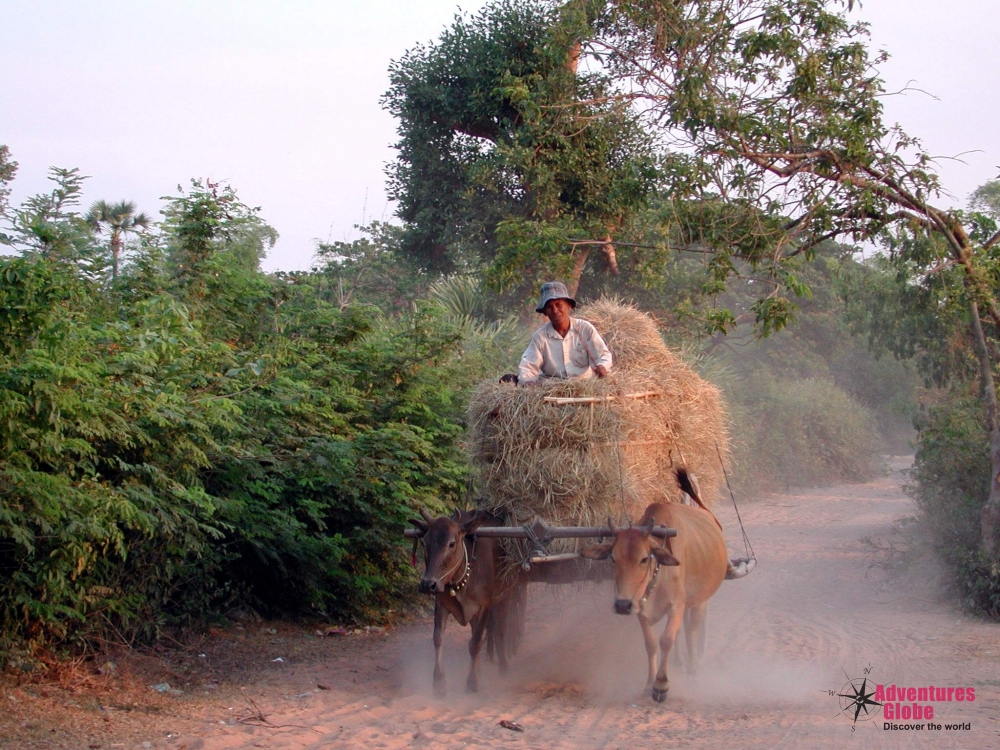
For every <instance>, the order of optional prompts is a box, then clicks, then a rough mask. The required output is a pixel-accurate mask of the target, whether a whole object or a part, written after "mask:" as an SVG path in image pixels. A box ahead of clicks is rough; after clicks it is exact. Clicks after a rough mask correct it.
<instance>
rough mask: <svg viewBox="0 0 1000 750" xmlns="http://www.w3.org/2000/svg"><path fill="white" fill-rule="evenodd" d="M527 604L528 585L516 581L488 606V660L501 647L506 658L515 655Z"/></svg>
mask: <svg viewBox="0 0 1000 750" xmlns="http://www.w3.org/2000/svg"><path fill="white" fill-rule="evenodd" d="M527 604H528V586H527V584H526V583H524V582H523V581H518V582H517V583H515V584H514V585H513V586H511V588H510V589H509V590H508V591H507V593H506V595H505V596H504V597H503V598H502V599H501V600H500V601H499V602H497V604H496V605H494V606H493V607H492V608H490V614H489V619H488V620H487V622H486V654H487V657H488V658H489V659H490V661H494V660H495V659H496V654H497V649H498V648H502V649H503V653H504V655H505V656H506V657H507V659H508V660H511V659H513V658H514V657H515V656H517V652H518V649H520V647H521V638H522V637H523V636H524V620H525V612H526V610H527Z"/></svg>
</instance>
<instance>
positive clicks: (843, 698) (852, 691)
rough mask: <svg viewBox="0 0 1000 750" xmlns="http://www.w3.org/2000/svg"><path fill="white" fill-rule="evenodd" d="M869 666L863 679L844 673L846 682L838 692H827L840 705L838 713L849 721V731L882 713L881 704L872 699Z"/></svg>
mask: <svg viewBox="0 0 1000 750" xmlns="http://www.w3.org/2000/svg"><path fill="white" fill-rule="evenodd" d="M871 671H872V668H871V665H869V666H867V667H865V669H864V676H863V677H854V678H852V677H851V676H850V675H848V674H847V673H846V672H844V676H845V677H847V682H845V683H844V686H843V687H842V688H840V690H838V691H835V690H829V691H827V692H828V694H829V695H835V696H836V697H837V700H838V701H839V703H840V712H841V713H842V714H843V715H844V716H846V717H847V718H848V719H850V720H851V731H852V732H853V731H854V730H855V728H856V727H857V724H858V722H859V721H870V720H873V719H876V718H878V716H879V715H880V714H881V713H882V704H881V703H880V702H879V701H877V700H875V699H874V696H875V680H874V679H872V678H871V677H870V676H869V675H870V673H871Z"/></svg>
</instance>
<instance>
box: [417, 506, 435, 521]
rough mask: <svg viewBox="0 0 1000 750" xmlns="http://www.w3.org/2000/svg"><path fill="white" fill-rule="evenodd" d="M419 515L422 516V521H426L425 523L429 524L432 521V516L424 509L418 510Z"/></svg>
mask: <svg viewBox="0 0 1000 750" xmlns="http://www.w3.org/2000/svg"><path fill="white" fill-rule="evenodd" d="M420 515H421V516H423V518H424V520H425V521H427V523H431V522H433V521H434V516H432V515H431V514H430V513H428V512H427V509H426V508H421V509H420Z"/></svg>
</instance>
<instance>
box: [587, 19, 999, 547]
mask: <svg viewBox="0 0 1000 750" xmlns="http://www.w3.org/2000/svg"><path fill="white" fill-rule="evenodd" d="M571 4H572V5H579V6H588V7H591V8H592V9H593V10H594V12H595V13H597V14H598V15H599V17H598V20H597V22H596V23H595V25H594V33H593V35H592V36H591V37H590V38H589V39H588V40H587V44H586V46H585V51H586V52H589V53H591V54H592V55H593V59H594V60H595V61H598V62H600V63H601V64H602V65H603V67H604V69H605V70H606V71H607V72H608V73H609V74H610V75H612V76H613V77H614V78H615V80H616V81H617V82H618V86H617V89H616V90H617V91H618V92H619V97H620V99H621V100H622V101H628V102H630V103H632V104H633V105H635V106H637V107H640V108H641V109H642V110H643V111H644V112H645V115H646V117H647V118H648V122H650V123H651V124H652V125H654V126H655V127H657V128H658V129H659V133H660V134H661V135H662V137H663V138H664V140H665V141H667V142H669V143H671V144H672V145H673V146H674V148H676V149H678V150H680V151H682V152H683V153H685V154H688V155H689V156H690V157H691V161H690V170H689V171H688V172H687V173H678V174H677V175H676V176H677V178H678V180H679V182H678V187H679V188H682V187H684V186H685V185H686V186H690V185H692V184H695V185H701V186H703V189H704V191H705V195H706V197H707V198H709V199H711V198H717V199H721V200H724V201H726V202H727V203H733V204H738V205H740V204H742V205H748V206H753V207H755V208H757V209H759V210H760V211H761V212H762V213H763V214H764V215H765V216H771V217H774V216H780V217H782V220H781V221H780V222H775V223H772V224H762V225H761V227H760V233H761V234H764V233H766V234H768V235H769V236H770V243H769V244H770V246H771V247H772V248H773V251H772V253H771V256H770V258H769V259H765V260H766V262H767V263H769V264H770V266H771V267H772V268H773V269H774V278H775V279H776V280H777V281H776V283H777V284H780V279H781V271H780V269H781V267H782V266H784V265H785V264H787V263H789V262H790V261H792V260H793V259H794V258H795V257H796V256H799V255H801V254H803V253H808V252H809V251H810V249H811V248H812V247H814V246H816V245H817V244H818V243H820V242H822V241H823V240H826V239H830V238H836V237H845V238H850V239H852V240H876V241H877V240H879V239H881V238H883V237H885V236H886V230H888V229H890V228H893V229H894V232H895V233H896V234H897V235H898V233H899V232H902V233H908V234H909V235H910V236H911V237H919V236H933V237H936V238H938V240H939V241H935V242H930V243H911V244H910V245H909V247H914V248H916V247H921V248H930V249H931V250H932V252H930V253H924V254H923V255H914V257H913V262H914V271H915V272H916V273H919V274H933V273H935V272H938V271H940V270H941V269H943V268H948V267H953V266H954V267H957V268H960V269H961V270H962V271H963V273H964V283H963V285H962V291H961V293H962V294H963V297H964V300H965V306H966V311H967V316H968V324H969V327H970V331H971V334H972V339H973V341H974V343H975V350H976V354H977V358H978V362H979V378H980V383H981V386H982V394H983V404H984V409H985V413H986V421H987V425H988V430H989V435H990V457H991V463H992V467H993V468H992V480H991V483H990V491H989V498H988V501H987V503H986V505H985V506H984V508H983V512H982V550H983V552H984V553H985V554H987V555H988V556H989V557H991V558H993V559H996V558H997V557H998V556H1000V420H998V405H997V396H996V387H995V383H994V371H995V368H996V365H997V362H996V356H995V354H994V353H993V352H991V350H990V346H989V342H988V340H987V339H988V334H987V330H986V329H987V328H988V329H990V331H991V332H992V333H994V334H995V333H997V332H998V331H1000V305H998V301H997V295H996V292H995V289H996V283H995V282H996V279H995V278H994V276H993V267H994V265H995V264H994V262H993V258H994V256H995V253H996V248H997V244H998V242H1000V232H993V233H992V234H984V233H982V232H981V231H977V230H978V228H979V227H981V225H978V224H976V223H975V222H974V221H971V222H970V219H969V217H968V216H966V215H965V214H963V213H962V212H960V211H956V210H952V209H948V208H946V207H944V206H942V205H941V204H940V203H938V202H937V201H936V199H937V196H938V194H939V182H938V179H937V177H936V175H935V174H934V172H933V169H932V168H933V163H932V160H931V159H930V157H929V156H928V154H927V153H926V152H925V151H924V150H923V148H922V147H921V144H920V143H919V141H917V140H916V139H915V138H913V137H911V136H909V135H908V134H907V133H906V132H904V131H903V130H902V129H901V128H899V127H898V126H894V125H890V124H889V123H887V122H885V120H884V118H883V107H882V97H883V96H884V95H886V93H887V92H886V90H885V85H884V83H883V81H882V79H881V78H880V77H879V74H878V69H877V68H878V65H879V64H880V63H881V62H882V61H883V60H884V59H885V55H884V53H883V54H880V55H876V56H874V57H873V56H872V55H871V54H870V53H869V49H868V33H867V27H866V25H865V24H864V23H860V22H854V21H852V20H850V18H849V17H848V14H849V13H850V12H851V11H852V10H853V8H854V5H855V3H854V2H853V0H677V1H674V2H663V1H662V0H629V1H628V2H626V1H624V0H611V1H610V2H592V1H591V0H579V1H578V2H577V1H576V0H575V1H574V2H573V3H571ZM583 116H586V115H585V114H583ZM901 247H904V248H905V246H901ZM713 249H714V250H715V257H714V259H713V262H714V263H715V265H716V267H717V268H718V269H719V270H720V272H721V273H722V274H723V275H724V274H727V273H729V272H731V271H735V270H736V267H735V265H734V264H732V262H731V259H732V257H733V255H734V253H733V251H732V250H727V249H726V248H725V247H721V246H717V247H715V248H713ZM773 293H774V292H773V291H772V294H773ZM777 309H778V310H779V311H780V310H781V306H778V308H777ZM758 312H759V313H762V314H763V315H764V318H765V319H766V317H767V315H768V314H770V312H771V310H770V309H769V308H768V306H766V305H765V306H763V307H762V308H761V309H760V310H759V311H758ZM984 318H985V319H984Z"/></svg>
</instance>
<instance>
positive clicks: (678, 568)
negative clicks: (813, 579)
mask: <svg viewBox="0 0 1000 750" xmlns="http://www.w3.org/2000/svg"><path fill="white" fill-rule="evenodd" d="M695 500H696V501H697V498H695ZM660 525H665V526H668V527H671V528H675V529H677V536H676V537H674V538H673V539H669V538H668V539H664V540H663V544H661V543H660V540H659V539H657V538H655V537H653V536H651V535H650V532H651V531H652V529H653V527H654V526H660ZM611 529H612V532H613V533H614V537H615V538H614V541H612V542H606V543H604V544H598V545H595V546H592V547H588V548H586V549H584V550H583V551H582V552H581V553H580V554H581V555H583V556H584V557H586V558H589V559H591V560H604V559H607V558H608V557H610V558H611V559H612V561H613V562H614V571H615V604H614V607H615V612H617V613H618V614H620V615H628V614H633V613H634V614H636V615H637V616H638V619H639V625H640V626H641V627H642V637H643V639H644V640H645V642H646V653H647V655H648V656H649V672H648V682H647V687H648V686H652V696H653V700H655V701H658V702H662V701H664V700H666V698H667V690H669V688H670V680H669V679H668V677H667V657H668V656H669V655H670V649H671V648H672V647H673V645H674V641H675V640H676V638H677V633H678V631H679V630H680V627H681V622H682V621H684V623H685V628H684V635H685V639H686V640H687V648H688V668H689V670H692V671H693V669H694V665H695V661H696V658H697V657H700V656H701V655H702V654H703V653H704V650H705V619H706V615H707V613H708V600H709V597H711V596H712V594H714V593H715V592H716V591H717V590H718V588H719V585H720V584H721V583H722V581H723V579H724V578H725V577H726V568H727V567H728V565H729V559H728V557H727V554H726V543H725V540H724V539H723V537H722V529H721V527H720V526H719V523H718V521H717V520H716V519H715V516H714V515H712V514H711V512H709V511H707V510H704V509H702V508H700V507H695V506H693V505H681V504H679V503H666V504H664V503H654V504H653V505H650V506H649V507H648V508H646V512H645V513H644V514H643V516H642V520H641V521H639V524H638V526H637V527H635V528H628V529H615V528H614V526H613V525H612V526H611ZM685 613H686V614H687V617H686V618H685ZM664 617H666V618H667V625H666V627H665V628H664V629H663V634H662V635H661V636H660V641H659V654H657V642H656V636H655V635H654V634H653V625H655V624H656V623H657V622H659V621H660V620H662V619H663V618H664ZM657 655H659V659H657Z"/></svg>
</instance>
